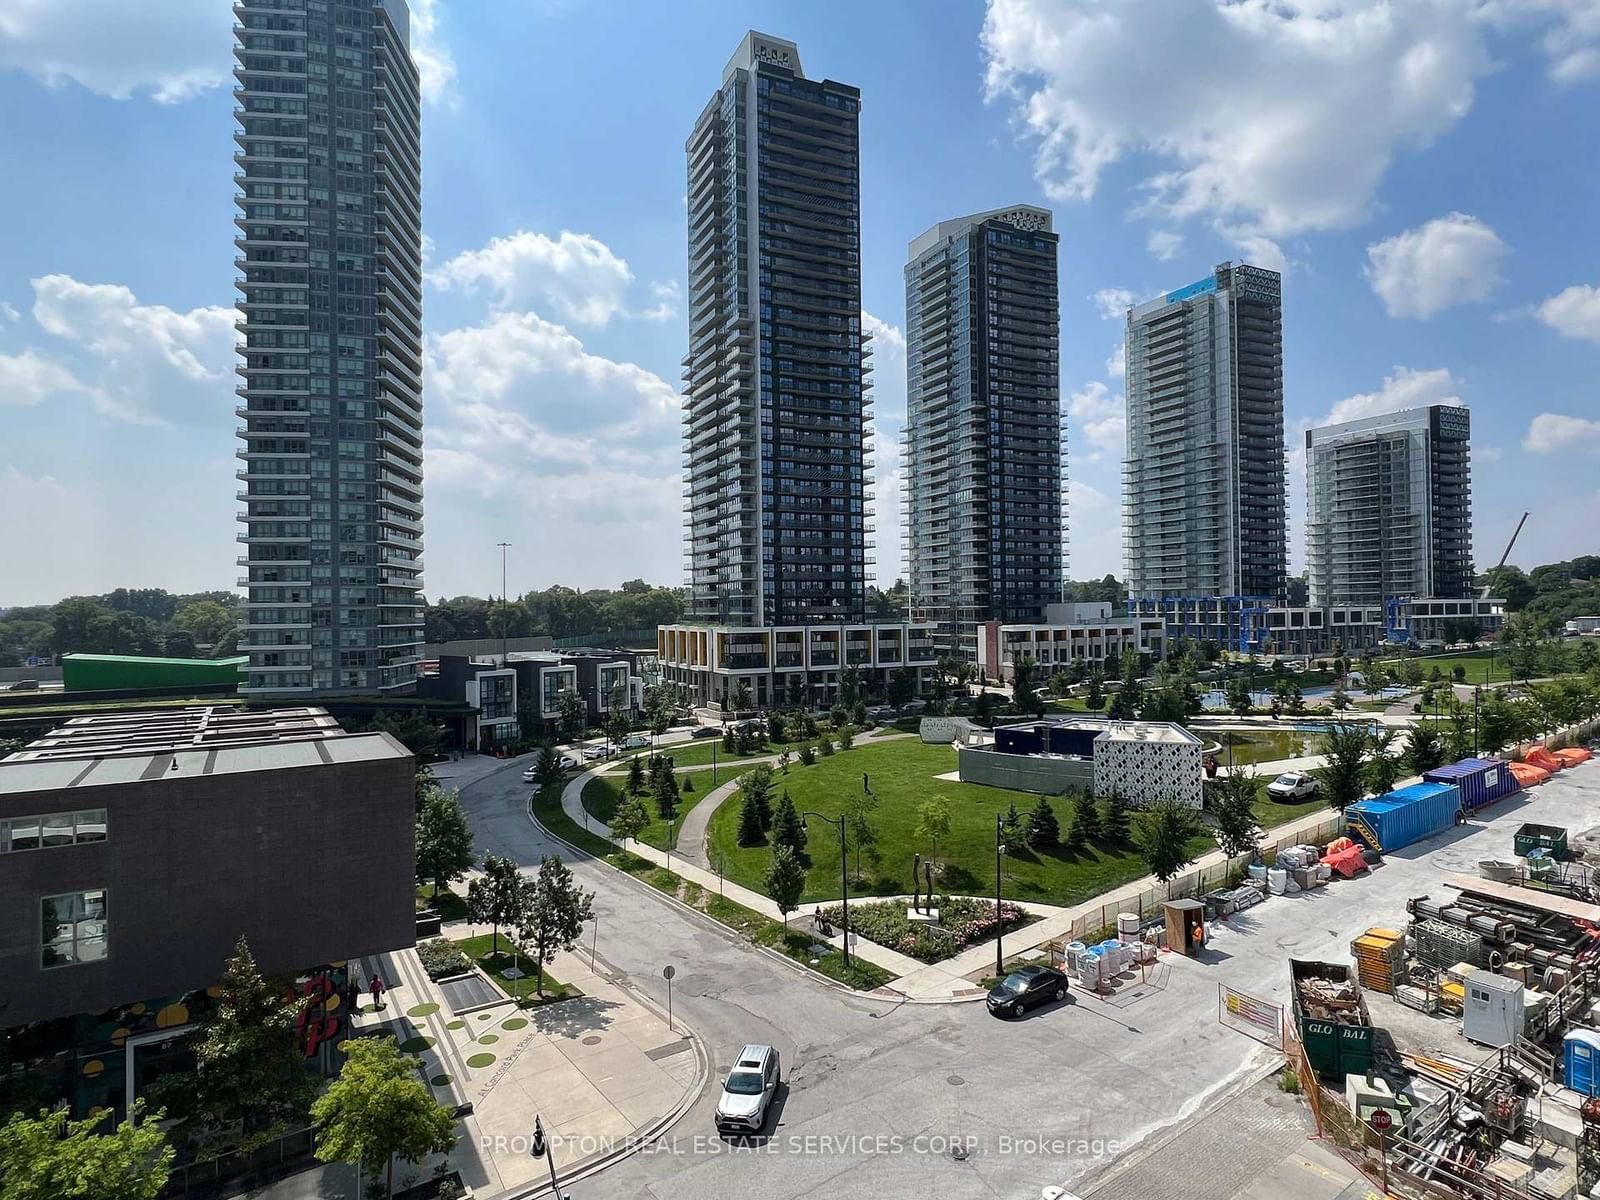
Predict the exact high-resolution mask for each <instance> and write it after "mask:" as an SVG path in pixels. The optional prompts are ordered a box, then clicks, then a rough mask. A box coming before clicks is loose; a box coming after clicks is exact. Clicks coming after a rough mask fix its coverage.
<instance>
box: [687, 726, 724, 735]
mask: <svg viewBox="0 0 1600 1200" xmlns="http://www.w3.org/2000/svg"><path fill="white" fill-rule="evenodd" d="M689 736H690V737H692V738H708V737H715V738H716V737H717V738H719V737H721V736H722V730H720V729H718V728H717V727H716V726H715V725H702V726H700V728H699V729H696V730H695V731H694V732H693V733H691V734H690V735H689Z"/></svg>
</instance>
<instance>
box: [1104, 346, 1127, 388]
mask: <svg viewBox="0 0 1600 1200" xmlns="http://www.w3.org/2000/svg"><path fill="white" fill-rule="evenodd" d="M1127 373H1128V343H1127V341H1126V340H1124V341H1120V342H1118V343H1117V344H1116V345H1115V346H1113V347H1111V355H1110V357H1108V358H1107V359H1106V374H1107V375H1109V376H1111V377H1112V378H1113V379H1121V378H1123V377H1124V376H1126V375H1127Z"/></svg>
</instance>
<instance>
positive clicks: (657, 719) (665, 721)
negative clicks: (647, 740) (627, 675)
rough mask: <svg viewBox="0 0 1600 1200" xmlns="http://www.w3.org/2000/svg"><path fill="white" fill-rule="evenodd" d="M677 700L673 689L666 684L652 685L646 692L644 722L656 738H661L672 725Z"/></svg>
mask: <svg viewBox="0 0 1600 1200" xmlns="http://www.w3.org/2000/svg"><path fill="white" fill-rule="evenodd" d="M677 707H678V705H677V700H676V699H675V698H674V697H673V695H672V689H671V688H669V687H668V686H667V685H666V684H664V683H655V684H651V685H650V686H649V687H647V688H645V690H644V720H645V724H646V725H648V726H649V727H650V732H651V734H652V735H654V736H655V737H660V736H661V735H662V734H663V733H665V732H666V731H667V730H668V729H669V728H670V727H671V725H672V715H673V713H674V712H676V711H677Z"/></svg>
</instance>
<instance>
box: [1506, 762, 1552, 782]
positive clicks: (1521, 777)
mask: <svg viewBox="0 0 1600 1200" xmlns="http://www.w3.org/2000/svg"><path fill="white" fill-rule="evenodd" d="M1511 774H1512V776H1513V777H1515V779H1516V781H1517V782H1518V783H1520V784H1521V785H1522V786H1523V787H1525V788H1526V787H1532V786H1533V785H1534V784H1536V783H1543V782H1544V781H1545V780H1546V779H1549V778H1550V772H1549V771H1546V770H1545V769H1544V768H1543V767H1536V766H1534V765H1533V764H1532V763H1512V764H1511Z"/></svg>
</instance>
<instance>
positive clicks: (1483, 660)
mask: <svg viewBox="0 0 1600 1200" xmlns="http://www.w3.org/2000/svg"><path fill="white" fill-rule="evenodd" d="M1416 661H1417V662H1419V663H1421V664H1422V670H1423V671H1424V673H1427V674H1431V673H1432V671H1433V668H1434V667H1438V668H1439V670H1440V671H1442V672H1443V673H1444V677H1445V681H1446V682H1453V681H1454V678H1455V677H1454V676H1453V675H1452V674H1451V672H1452V671H1454V670H1455V668H1456V666H1457V665H1460V666H1462V667H1465V668H1466V672H1467V677H1466V679H1465V680H1463V681H1462V682H1464V683H1508V682H1510V680H1511V677H1512V676H1511V672H1510V671H1509V670H1507V669H1506V657H1505V655H1503V654H1499V653H1495V652H1491V651H1488V650H1479V651H1476V652H1474V653H1468V654H1436V655H1422V656H1419V657H1418V658H1417V660H1416ZM1400 662H1401V660H1400V659H1397V658H1391V659H1386V660H1383V665H1384V666H1386V667H1396V666H1399V664H1400ZM1358 669H1359V668H1358Z"/></svg>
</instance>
